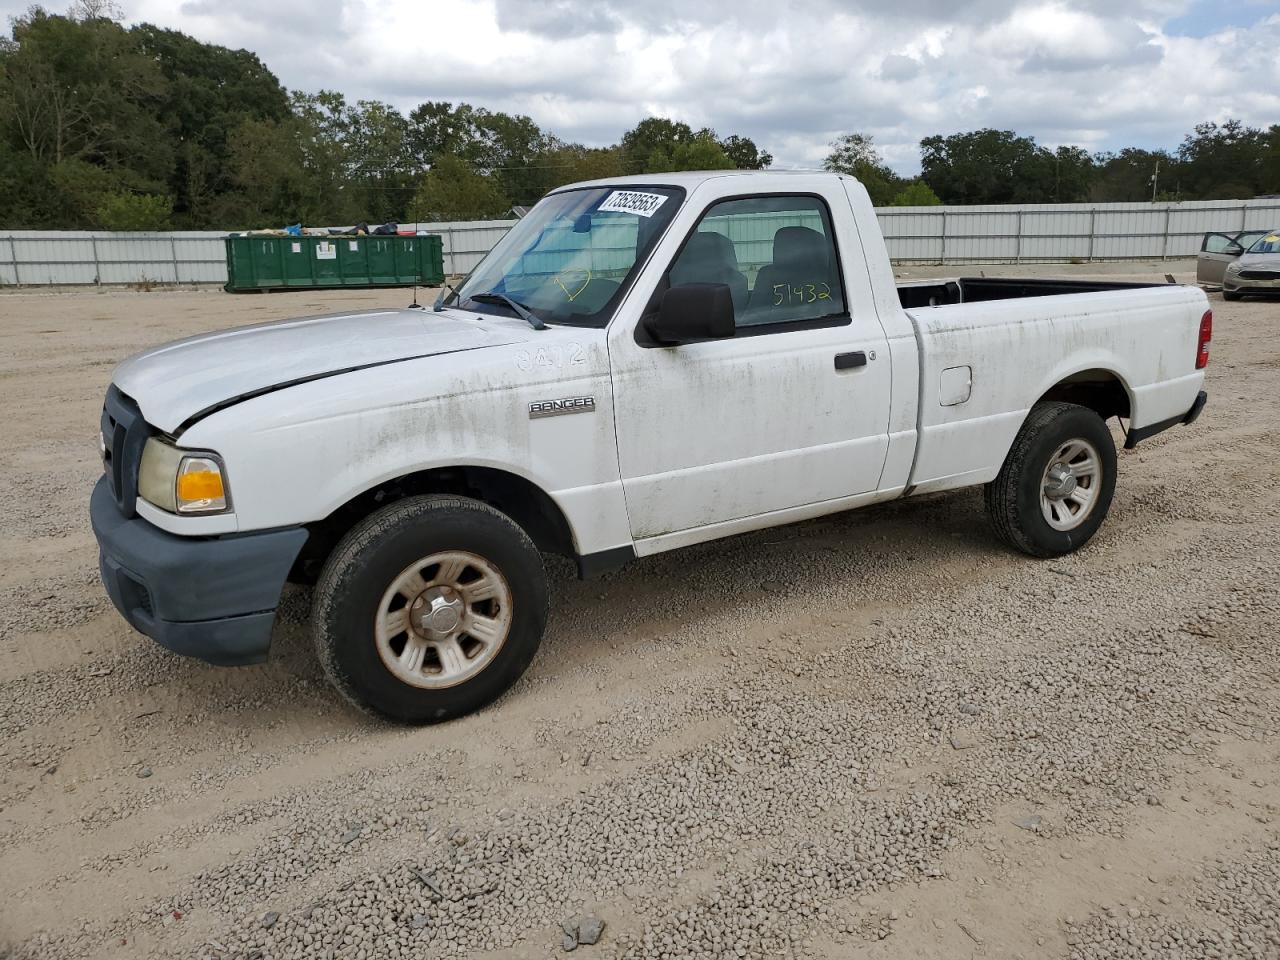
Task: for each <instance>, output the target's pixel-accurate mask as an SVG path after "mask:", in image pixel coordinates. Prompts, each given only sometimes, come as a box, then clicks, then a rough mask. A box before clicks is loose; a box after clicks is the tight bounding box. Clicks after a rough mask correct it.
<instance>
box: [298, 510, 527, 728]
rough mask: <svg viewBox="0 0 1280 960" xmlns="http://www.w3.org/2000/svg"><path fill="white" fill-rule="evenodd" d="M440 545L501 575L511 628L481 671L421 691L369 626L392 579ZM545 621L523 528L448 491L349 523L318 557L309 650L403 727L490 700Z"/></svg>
mask: <svg viewBox="0 0 1280 960" xmlns="http://www.w3.org/2000/svg"><path fill="white" fill-rule="evenodd" d="M445 551H465V552H467V553H471V554H474V555H476V556H478V557H481V558H483V559H484V560H485V561H486V562H487V563H489V564H490V565H491V566H492V567H493V568H495V569H496V570H497V571H498V572H499V573H500V574H501V576H502V578H503V579H504V580H505V581H506V585H507V586H508V588H509V590H510V599H511V624H510V627H509V629H508V631H507V634H506V638H505V640H503V641H502V642H501V645H500V646H499V647H498V649H497V652H496V654H495V655H494V656H493V659H492V660H491V661H490V662H489V663H488V665H487V666H485V667H484V668H483V669H482V670H480V672H479V673H477V674H475V675H474V676H472V677H470V678H469V679H466V680H463V681H461V682H459V683H457V684H456V685H454V686H450V687H444V688H428V689H424V688H421V687H416V686H413V685H411V684H410V683H408V682H406V681H404V680H402V679H400V678H399V677H397V676H396V675H395V674H394V673H392V672H391V670H390V669H389V668H388V667H387V665H386V664H385V663H384V662H383V659H382V656H381V655H380V654H379V652H378V646H377V642H376V640H375V628H374V624H375V618H376V617H378V616H379V615H380V608H381V604H382V601H383V597H384V594H385V593H386V592H387V591H388V589H389V588H390V586H391V585H392V583H393V582H395V581H396V578H397V576H399V575H400V574H401V573H402V572H403V571H405V569H406V568H407V567H409V566H412V565H413V564H415V563H416V562H417V561H418V560H420V559H422V558H425V557H428V556H430V555H432V554H434V553H438V552H445ZM546 622H547V581H546V574H545V572H544V570H543V566H542V556H541V555H540V554H539V553H538V550H537V548H536V547H535V546H534V545H533V542H532V541H531V540H530V539H529V536H528V534H526V533H525V532H524V530H523V529H522V528H521V527H520V526H519V525H517V524H516V523H515V522H514V521H513V520H512V519H511V518H510V517H508V516H506V515H505V514H503V513H501V512H499V511H497V510H495V509H494V508H493V507H490V506H489V505H488V504H485V503H481V502H480V501H478V500H471V499H469V498H466V497H459V496H446V495H431V496H418V497H408V498H406V499H404V500H398V501H396V502H394V503H392V504H390V505H389V506H387V507H384V508H383V509H381V510H379V511H377V512H376V513H374V514H372V515H370V516H369V517H366V518H365V519H364V520H363V521H361V522H360V523H359V524H357V525H356V526H355V527H354V528H353V529H352V530H351V531H350V532H349V533H348V534H347V535H346V536H345V537H343V539H342V541H341V542H340V543H339V544H338V545H337V547H335V548H334V551H333V553H332V554H331V555H330V557H329V559H328V560H327V561H326V563H325V565H324V569H323V571H322V572H321V574H320V579H319V582H318V583H317V584H316V588H315V598H314V601H313V608H312V623H313V632H314V636H315V644H316V651H317V653H318V654H319V656H320V662H321V664H322V665H323V667H324V671H325V673H326V674H327V675H328V677H329V679H330V680H331V681H332V682H333V684H334V686H336V687H337V688H338V690H339V691H340V692H341V693H342V694H343V696H345V697H346V698H347V699H348V700H349V701H351V702H352V703H353V704H355V705H356V706H358V707H360V708H361V709H363V710H366V711H368V712H371V713H375V714H379V715H381V716H383V717H387V718H389V719H392V720H397V721H400V722H403V723H439V722H441V721H444V720H450V719H452V718H454V717H459V716H462V715H464V714H467V713H471V712H472V711H475V710H479V709H480V708H481V707H483V706H485V705H487V704H489V703H491V702H492V701H494V700H495V699H497V698H498V697H499V696H501V695H502V694H503V693H504V692H505V691H506V690H507V689H509V688H510V687H511V686H512V684H514V683H515V682H516V680H518V679H519V678H520V676H521V674H523V673H524V671H525V669H526V668H527V667H528V666H529V664H530V663H531V662H532V660H533V657H534V654H535V653H536V652H537V650H538V645H539V644H540V643H541V642H542V633H543V630H544V628H545V627H546Z"/></svg>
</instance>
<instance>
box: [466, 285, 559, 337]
mask: <svg viewBox="0 0 1280 960" xmlns="http://www.w3.org/2000/svg"><path fill="white" fill-rule="evenodd" d="M467 299H468V300H479V301H480V302H481V303H501V304H505V305H506V306H508V307H510V308H511V309H512V310H514V311H515V312H516V313H518V314H519V315H520V317H521V318H522V319H523V320H524V321H525V322H526V323H528V324H529V326H531V327H533V329H535V330H545V329H547V325H546V324H545V323H543V322H542V321H541V320H539V319H538V318H537V317H535V316H534V315H533V314H532V313H530V312H529V308H528V307H526V306H525V305H524V304H523V303H519V302H517V301H515V300H512V299H511V298H510V297H508V296H507V295H506V294H505V293H499V292H498V291H497V290H490V291H489V292H488V293H469V294H467Z"/></svg>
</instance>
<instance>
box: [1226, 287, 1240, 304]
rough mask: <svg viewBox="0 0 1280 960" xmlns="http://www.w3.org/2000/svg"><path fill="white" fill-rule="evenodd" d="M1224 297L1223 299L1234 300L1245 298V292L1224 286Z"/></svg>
mask: <svg viewBox="0 0 1280 960" xmlns="http://www.w3.org/2000/svg"><path fill="white" fill-rule="evenodd" d="M1222 299H1223V300H1232V301H1234V300H1243V299H1244V294H1243V293H1241V292H1240V291H1239V290H1228V289H1226V288H1225V287H1224V288H1223V290H1222Z"/></svg>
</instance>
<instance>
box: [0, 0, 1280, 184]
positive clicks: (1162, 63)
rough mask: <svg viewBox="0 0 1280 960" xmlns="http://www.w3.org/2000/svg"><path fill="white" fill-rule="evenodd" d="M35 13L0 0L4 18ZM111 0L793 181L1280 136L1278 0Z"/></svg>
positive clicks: (128, 10)
mask: <svg viewBox="0 0 1280 960" xmlns="http://www.w3.org/2000/svg"><path fill="white" fill-rule="evenodd" d="M67 2H68V3H69V0H67ZM27 5H28V4H27V3H26V2H14V0H0V15H4V16H5V17H6V18H7V17H8V16H13V15H15V14H18V13H21V12H22V10H23V9H25V7H26V6H27ZM45 5H46V7H47V8H48V9H50V10H53V11H58V10H60V9H61V4H60V3H58V2H47V3H46V4H45ZM119 5H120V7H121V8H122V9H123V13H124V15H125V20H126V22H136V21H150V22H152V23H156V24H159V25H161V26H167V27H172V28H176V29H179V30H182V31H184V32H186V33H189V34H191V35H193V36H195V37H198V38H199V39H201V40H206V41H210V42H213V43H220V44H223V45H225V46H229V47H244V48H247V49H250V50H253V51H254V52H256V53H257V54H258V55H259V56H260V57H261V58H262V60H263V61H264V62H265V63H266V65H267V66H268V67H269V68H270V69H271V70H272V71H273V72H275V74H276V75H277V76H278V77H279V78H280V79H281V81H282V82H283V83H284V84H285V85H286V86H288V87H290V88H292V89H303V90H308V91H315V90H319V89H321V88H325V89H335V90H338V91H341V92H342V93H343V94H345V95H346V96H347V97H348V99H351V100H355V99H379V100H385V101H388V102H390V103H392V104H394V105H395V106H397V107H399V108H401V109H403V110H405V111H408V110H409V109H411V108H412V107H413V106H414V105H416V104H417V103H419V102H421V101H423V100H453V101H466V102H469V103H472V104H475V105H477V106H484V107H487V108H489V109H491V110H504V111H508V112H514V113H524V114H528V115H529V116H531V117H532V118H533V119H534V120H536V121H537V122H538V123H539V125H541V126H542V127H543V129H545V130H548V131H550V132H552V133H555V134H556V135H557V136H559V137H560V138H561V139H563V140H567V141H577V142H581V143H585V144H588V145H592V146H600V145H606V144H610V143H615V142H617V140H618V138H619V137H620V136H621V134H622V133H623V132H624V131H625V130H627V129H629V128H630V127H632V126H634V125H635V124H636V123H637V122H638V121H639V120H641V119H642V118H643V117H645V116H654V115H656V116H667V117H672V118H675V119H678V120H683V121H685V122H687V123H689V124H690V125H692V126H694V127H695V128H697V127H703V126H710V127H712V128H714V129H715V130H716V132H717V133H718V134H720V135H721V136H725V135H728V134H730V133H736V134H739V135H745V136H749V137H751V138H752V139H753V140H755V141H756V143H757V144H758V145H759V146H761V147H762V148H764V149H766V150H768V151H769V152H771V153H772V154H773V155H774V158H775V162H774V166H775V167H780V168H806V167H818V166H820V165H821V163H822V159H823V158H824V157H825V156H826V154H827V152H828V150H829V144H830V142H831V141H832V140H833V139H834V138H836V137H837V136H839V135H840V134H842V133H846V132H851V131H860V132H864V133H869V134H871V135H872V136H873V137H874V139H875V143H876V145H877V146H878V147H879V149H880V151H881V153H882V154H883V155H884V157H885V159H886V160H887V161H888V163H889V165H890V166H892V167H893V168H895V169H896V170H897V171H898V172H899V173H903V174H913V173H915V172H917V171H918V170H919V141H920V139H921V138H922V137H925V136H930V135H932V134H935V133H943V134H947V133H956V132H960V131H964V130H975V129H979V128H981V127H998V128H1001V129H1012V130H1015V131H1017V132H1018V133H1020V134H1024V135H1031V136H1034V137H1035V138H1036V140H1037V141H1039V142H1040V143H1043V144H1045V145H1048V146H1051V147H1053V146H1058V145H1060V144H1077V145H1080V146H1083V147H1086V148H1087V149H1089V150H1091V151H1098V150H1109V149H1118V148H1120V147H1123V146H1141V147H1166V148H1176V146H1177V145H1178V144H1179V143H1180V142H1181V141H1182V138H1183V136H1184V135H1186V134H1187V133H1189V132H1190V131H1191V129H1192V128H1193V127H1194V125H1195V124H1196V123H1199V122H1202V121H1206V120H1214V121H1219V122H1220V121H1222V120H1225V119H1227V118H1228V117H1235V118H1238V119H1240V120H1243V121H1245V122H1246V123H1248V124H1250V125H1254V126H1269V125H1270V124H1272V123H1280V0H1073V2H1059V0H891V2H886V0H729V2H726V0H720V2H712V0H447V2H442V0H265V2H264V0H168V2H166V0H119Z"/></svg>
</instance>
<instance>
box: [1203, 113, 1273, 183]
mask: <svg viewBox="0 0 1280 960" xmlns="http://www.w3.org/2000/svg"><path fill="white" fill-rule="evenodd" d="M1270 146H1271V138H1270V134H1269V133H1264V132H1263V131H1262V130H1259V129H1257V128H1255V127H1246V126H1245V125H1244V124H1243V123H1241V122H1240V121H1239V120H1228V121H1226V122H1225V123H1223V124H1221V125H1219V124H1216V123H1200V124H1197V125H1196V128H1195V132H1194V133H1190V134H1188V135H1187V136H1186V138H1185V139H1184V140H1183V141H1182V146H1181V147H1179V148H1178V159H1179V160H1180V161H1181V170H1180V183H1181V185H1182V187H1183V190H1184V191H1185V192H1186V194H1187V196H1189V197H1191V198H1194V199H1197V200H1240V199H1247V198H1249V197H1252V196H1255V195H1256V194H1259V193H1270V192H1274V190H1275V189H1276V188H1277V187H1280V183H1276V182H1275V181H1274V180H1269V179H1268V177H1267V162H1266V158H1267V153H1268V148H1269V147H1270Z"/></svg>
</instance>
